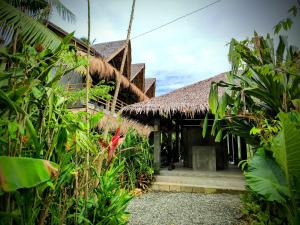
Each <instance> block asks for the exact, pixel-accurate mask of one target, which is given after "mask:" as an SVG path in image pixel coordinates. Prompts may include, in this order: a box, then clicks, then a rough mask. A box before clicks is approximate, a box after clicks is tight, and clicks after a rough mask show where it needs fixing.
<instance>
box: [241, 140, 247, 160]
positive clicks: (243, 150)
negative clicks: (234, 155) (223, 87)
mask: <svg viewBox="0 0 300 225" xmlns="http://www.w3.org/2000/svg"><path fill="white" fill-rule="evenodd" d="M241 155H242V160H245V159H247V144H246V141H245V139H244V138H241Z"/></svg>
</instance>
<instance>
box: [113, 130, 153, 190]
mask: <svg viewBox="0 0 300 225" xmlns="http://www.w3.org/2000/svg"><path fill="white" fill-rule="evenodd" d="M121 147H122V148H123V150H122V151H121V152H120V153H119V154H118V159H119V160H120V161H123V160H124V163H125V170H124V174H123V175H122V182H123V186H125V187H126V188H128V189H134V188H141V189H143V190H147V189H148V188H149V186H150V184H151V181H152V180H153V174H154V169H153V147H152V146H150V145H149V143H148V141H147V139H146V138H145V137H141V136H139V135H138V134H137V133H136V132H135V131H133V130H129V131H128V133H127V135H126V138H125V140H124V142H123V144H122V146H121Z"/></svg>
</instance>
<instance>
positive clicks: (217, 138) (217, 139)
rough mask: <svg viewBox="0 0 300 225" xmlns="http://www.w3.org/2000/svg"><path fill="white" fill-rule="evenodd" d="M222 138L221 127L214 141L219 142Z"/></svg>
mask: <svg viewBox="0 0 300 225" xmlns="http://www.w3.org/2000/svg"><path fill="white" fill-rule="evenodd" d="M221 140H222V129H220V130H219V131H218V133H217V136H216V138H215V142H220V141H221Z"/></svg>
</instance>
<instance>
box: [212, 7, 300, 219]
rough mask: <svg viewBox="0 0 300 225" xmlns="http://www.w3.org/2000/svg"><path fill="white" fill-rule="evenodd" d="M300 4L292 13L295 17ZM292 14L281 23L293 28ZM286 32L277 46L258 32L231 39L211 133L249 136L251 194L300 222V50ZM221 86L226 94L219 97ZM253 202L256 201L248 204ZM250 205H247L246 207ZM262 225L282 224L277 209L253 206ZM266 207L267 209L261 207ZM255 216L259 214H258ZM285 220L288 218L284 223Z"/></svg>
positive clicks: (214, 98) (214, 91)
mask: <svg viewBox="0 0 300 225" xmlns="http://www.w3.org/2000/svg"><path fill="white" fill-rule="evenodd" d="M297 11H298V8H297V7H293V8H292V9H291V10H290V13H292V14H293V16H295V15H296V14H297ZM291 26H292V20H291V18H287V19H286V20H283V21H281V22H280V23H279V24H278V25H276V27H275V33H278V32H279V31H280V29H281V28H283V29H285V30H288V29H290V27H291ZM287 40H288V38H287V37H286V36H282V35H280V36H278V46H277V47H276V48H275V47H274V43H276V42H275V41H274V40H273V38H271V37H270V35H269V34H268V35H267V36H266V37H262V36H259V35H258V34H257V33H256V32H254V36H253V38H252V39H251V40H249V39H247V40H244V41H237V40H235V39H232V41H231V43H230V49H229V54H228V56H229V60H230V62H231V64H232V70H231V71H230V72H229V73H228V77H227V81H220V82H218V83H212V84H211V91H210V95H209V104H210V108H211V112H212V114H214V116H215V121H214V125H213V129H212V131H211V133H212V134H213V135H214V134H215V133H216V130H219V131H218V133H217V137H216V140H219V139H220V138H219V132H220V131H222V132H226V133H232V134H234V135H237V136H240V137H242V138H244V139H245V140H246V142H247V144H250V145H252V147H253V148H252V149H254V151H256V153H255V154H254V156H253V158H251V159H249V160H248V161H247V162H246V163H243V164H242V165H243V168H246V166H247V168H246V170H245V177H246V181H247V185H248V186H249V188H250V192H251V194H255V195H258V196H259V198H260V199H261V202H263V205H266V206H269V205H272V207H273V206H274V207H275V208H276V209H277V208H284V210H285V212H286V213H285V214H284V215H281V216H280V218H284V220H286V221H287V220H288V223H289V224H299V223H300V220H299V218H300V217H299V206H300V202H299V199H300V198H299V190H300V186H299V164H300V148H299V146H300V143H299V136H300V133H299V124H300V119H299V116H300V111H299V105H298V102H299V101H298V100H299V99H300V86H299V84H300V61H299V56H300V51H299V50H298V48H297V47H295V46H292V45H288V41H287ZM218 87H220V88H223V90H224V93H223V95H222V96H221V97H218ZM247 204H248V206H249V204H250V205H251V203H247ZM247 204H246V205H247ZM251 207H253V208H255V210H254V211H255V212H253V213H256V214H257V215H256V216H258V217H260V218H257V219H256V221H259V223H258V224H273V223H274V224H280V221H282V220H281V219H279V220H278V221H279V222H278V221H277V222H276V220H275V219H276V218H274V220H273V218H272V215H273V213H272V211H270V210H269V209H267V210H265V209H262V207H260V206H258V205H256V204H254V205H252V206H251ZM260 210H262V211H260ZM254 216H255V215H254ZM284 223H285V222H283V224H284Z"/></svg>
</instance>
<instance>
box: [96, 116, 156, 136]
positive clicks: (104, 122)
mask: <svg viewBox="0 0 300 225" xmlns="http://www.w3.org/2000/svg"><path fill="white" fill-rule="evenodd" d="M107 126H108V129H109V130H110V131H114V130H116V129H117V128H119V127H120V128H121V132H122V133H127V132H128V130H129V129H133V130H135V131H136V132H137V133H138V134H139V135H141V136H144V137H148V136H149V135H150V133H151V131H153V127H151V126H147V125H142V124H140V123H139V122H137V121H135V120H131V119H127V118H122V117H115V116H113V115H109V114H105V115H104V117H103V118H102V119H101V121H100V123H99V124H98V128H100V129H103V128H104V127H107Z"/></svg>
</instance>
